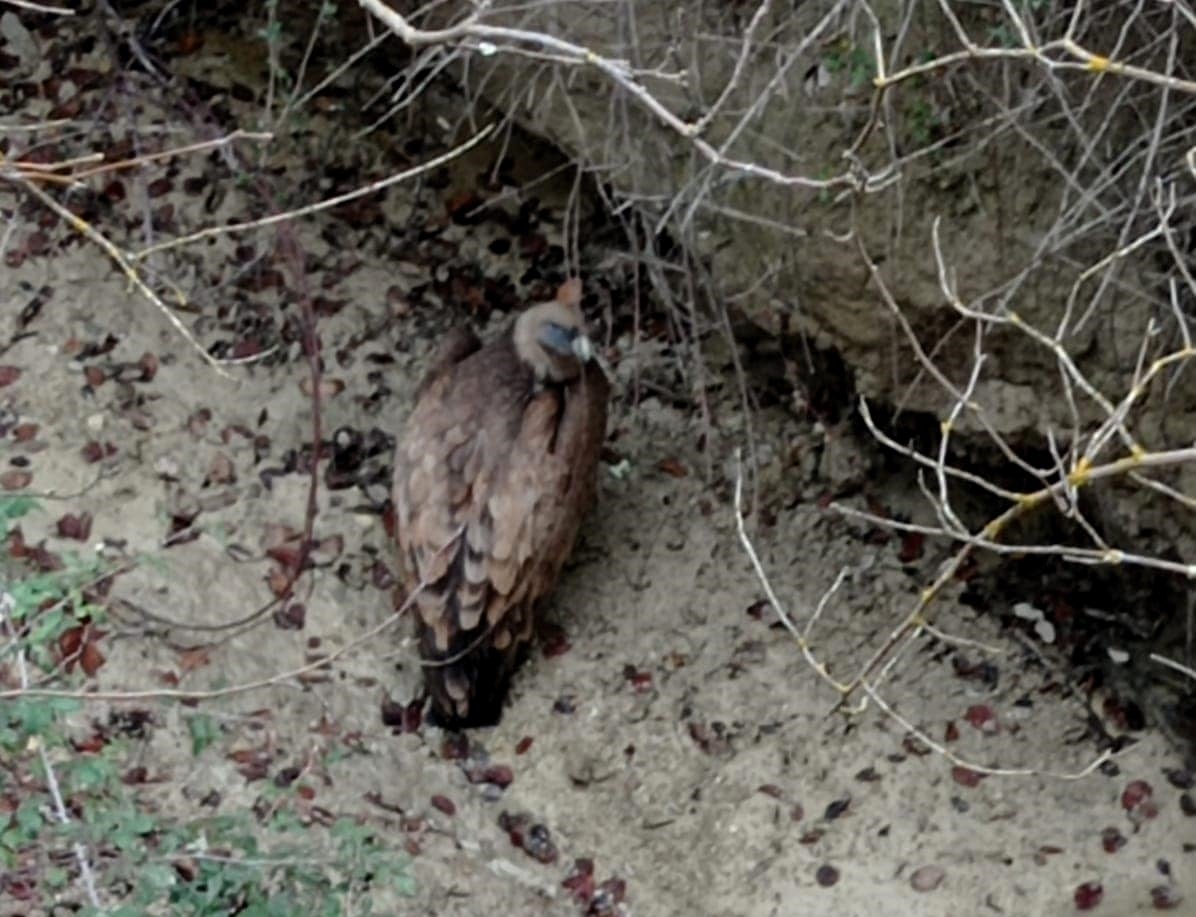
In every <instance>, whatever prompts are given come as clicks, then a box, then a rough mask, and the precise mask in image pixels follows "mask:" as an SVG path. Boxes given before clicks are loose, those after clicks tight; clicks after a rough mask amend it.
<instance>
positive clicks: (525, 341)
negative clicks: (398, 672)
mask: <svg viewBox="0 0 1196 917" xmlns="http://www.w3.org/2000/svg"><path fill="white" fill-rule="evenodd" d="M580 298H581V287H580V283H579V282H578V281H577V280H576V279H574V280H571V281H568V282H566V283H565V284H563V285H562V286H561V288H560V290H559V291H558V293H557V297H556V299H555V300H552V301H550V302H546V303H541V304H539V305H536V306H532V307H531V308H529V309H527V310H526V311H525V312H523V313H522V314H520V315H519V317H518V318H517V319H516V320H515V321H514V323H513V324H512V325H511V326H510V327H509V328H508V329H507V330H506V331H505V332H504V333H503V334H502V335H500V336H499V337H498V338H497V339H495V340H494V341H492V342H491V343H489V344H486V345H485V346H482V345H481V343H480V342H479V341H478V339H477V337H475V336H474V335H473V334H472V333H469V332H464V331H460V330H459V331H457V332H455V333H454V334H452V335H450V337H449V338H448V339H447V340H446V341H445V342H444V343H443V345H442V347H441V349H440V353H439V355H438V357H437V358H436V360H435V362H434V363H433V365H432V368H431V369H430V371H429V372H428V374H427V375H426V376H425V378H424V380H423V382H422V383H421V385H420V387H419V390H418V392H417V401H416V406H415V409H414V411H413V412H412V414H411V417H410V418H409V419H408V421H407V426H406V429H405V430H404V432H403V434H402V436H401V437H400V438H399V444H398V447H397V449H396V452H395V472H394V506H395V536H396V538H397V540H398V547H399V568H400V570H401V578H400V588H399V590H398V597H399V600H400V601H405V600H406V598H407V597H408V596H410V595H412V594H414V600H413V603H412V609H413V613H414V617H415V622H416V632H417V635H418V637H419V649H420V655H421V656H422V657H423V660H424V681H425V684H426V686H427V691H428V694H429V695H430V696H431V700H432V712H433V715H434V717H435V718H436V719H437V720H438V721H439V722H440V723H441V724H442V725H445V726H451V727H459V726H477V725H488V724H493V723H495V722H497V721H498V719H499V716H500V714H501V711H502V704H503V699H504V696H505V694H506V690H507V684H508V682H509V680H510V676H511V673H512V672H513V670H514V669H515V667H516V666H517V665H518V662H519V660H520V658H521V656H522V654H523V651H524V650H525V649H526V648H527V645H528V643H529V642H530V641H531V638H532V634H533V629H534V624H535V615H536V611H537V606H538V605H539V604H540V603H541V602H542V600H543V599H544V598H545V597H546V596H547V595H548V594H549V593H550V592H551V591H552V589H553V587H554V586H555V585H556V581H557V578H558V576H559V575H560V572H561V567H562V566H563V565H564V563H565V560H566V559H567V558H568V556H569V553H570V551H572V549H573V543H574V541H575V539H576V537H577V530H578V526H579V524H580V523H581V519H582V516H583V515H584V514H585V512H586V510H587V509H588V508H589V505H590V504H591V503H592V502H593V500H594V496H595V490H596V485H597V466H598V455H599V452H600V451H601V448H602V441H603V439H604V437H605V434H606V407H607V401H608V399H609V396H610V385H609V383H608V381H607V379H606V376H605V375H604V374H603V372H602V370H601V368H599V366H598V364H597V362H596V361H594V360H593V359H592V358H593V356H594V353H593V345H592V344H591V342H590V339H589V338H588V337H587V336H586V329H585V320H584V318H583V316H582V312H581V308H580ZM421 583H422V584H423V588H419V586H420V584H421Z"/></svg>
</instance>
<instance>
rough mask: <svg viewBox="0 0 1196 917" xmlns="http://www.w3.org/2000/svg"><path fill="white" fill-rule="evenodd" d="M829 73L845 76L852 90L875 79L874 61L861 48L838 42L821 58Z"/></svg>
mask: <svg viewBox="0 0 1196 917" xmlns="http://www.w3.org/2000/svg"><path fill="white" fill-rule="evenodd" d="M823 63H824V64H825V65H826V69H827V70H829V71H830V72H831V73H836V74H846V75H847V79H848V82H849V83H850V85H851V87H852V88H853V89H858V88H859V87H861V86H866V85H868V84H870V83H871V82H872V80H873V79H874V78H875V77H876V61H875V60H874V59H873V57H872V55H871V54H869V53H868V52H867V51H865V50H864V49H863V48H857V47H854V46H852V45H848V44H847V43H846V42H840V43H839V45H838V46H837V47H836V48H834V49H832V50H831V51H829V52H827V55H826V57H824V58H823Z"/></svg>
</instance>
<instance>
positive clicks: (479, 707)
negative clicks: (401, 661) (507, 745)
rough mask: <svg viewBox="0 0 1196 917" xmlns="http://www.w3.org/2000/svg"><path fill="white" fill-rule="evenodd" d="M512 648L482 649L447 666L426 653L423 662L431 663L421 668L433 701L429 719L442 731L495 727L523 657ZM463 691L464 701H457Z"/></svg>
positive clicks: (486, 647)
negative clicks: (513, 675)
mask: <svg viewBox="0 0 1196 917" xmlns="http://www.w3.org/2000/svg"><path fill="white" fill-rule="evenodd" d="M512 649H513V648H512ZM512 649H508V650H505V651H500V650H496V649H494V648H493V647H490V646H481V647H478V648H477V649H475V650H474V651H473V652H471V653H469V654H468V655H466V656H465V657H464V658H462V659H459V660H456V661H455V662H452V663H449V664H448V665H435V664H434V663H435V661H436V660H435V656H434V655H433V654H426V655H425V657H424V659H425V662H427V663H433V664H432V665H426V666H425V668H424V685H425V686H426V688H427V691H428V696H429V697H430V698H431V701H432V704H431V709H430V710H429V715H428V717H429V720H430V721H431V722H432V723H434V724H435V725H437V726H442V727H444V728H445V729H472V728H476V727H479V726H494V725H497V723H498V721H499V720H500V719H501V718H502V710H503V702H504V701H505V700H506V696H507V690H508V688H509V687H510V683H511V675H512V673H513V672H514V671H515V669H516V667H517V666H518V663H519V661H520V658H521V656H522V655H523V654H522V653H521V652H519V651H512ZM445 658H452V654H451V653H450V654H445ZM462 692H464V699H462V700H458V699H457V698H458V697H460V695H461V694H462Z"/></svg>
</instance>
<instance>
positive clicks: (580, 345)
mask: <svg viewBox="0 0 1196 917" xmlns="http://www.w3.org/2000/svg"><path fill="white" fill-rule="evenodd" d="M573 355H574V356H576V357H577V359H579V360H581V362H582V363H589V362H590V360H592V359H594V345H593V344H591V343H590V339H589V338H588V337H587V336H586V335H584V334H579V335H578V336H577V337H575V338H574V339H573Z"/></svg>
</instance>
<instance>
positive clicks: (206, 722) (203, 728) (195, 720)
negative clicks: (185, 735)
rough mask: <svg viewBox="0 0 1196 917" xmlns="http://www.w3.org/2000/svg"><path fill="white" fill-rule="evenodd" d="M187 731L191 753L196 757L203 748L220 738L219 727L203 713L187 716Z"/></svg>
mask: <svg viewBox="0 0 1196 917" xmlns="http://www.w3.org/2000/svg"><path fill="white" fill-rule="evenodd" d="M187 731H188V732H189V733H190V734H191V754H192V755H193V756H194V757H197V758H198V757H199V756H200V755H201V754H202V753H203V750H204V749H205V748H207V747H208V746H209V745H211V744H212V743H213V742H215V741H216V740H217V739H218V738H220V727H219V726H218V725H217V723H216V721H215V720H214V719H212V718H211V717H210V716H208V715H207V714H205V713H199V714H196V715H195V716H193V717H190V718H188V720H187Z"/></svg>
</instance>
